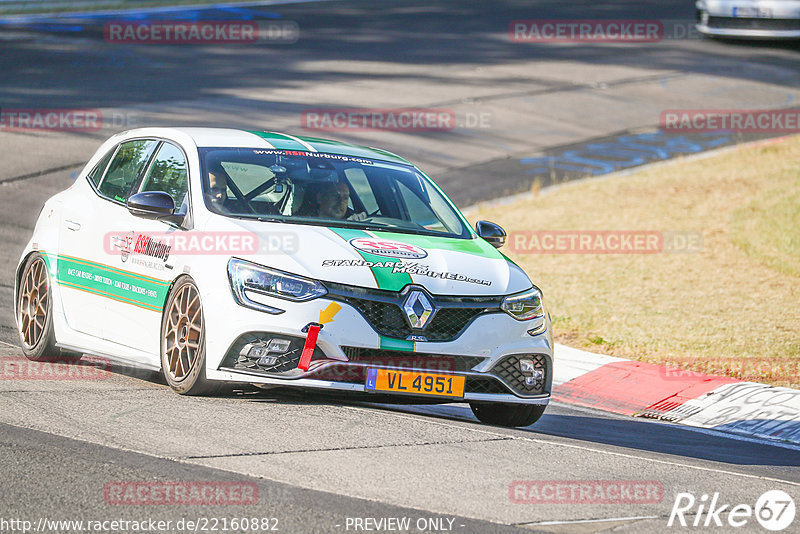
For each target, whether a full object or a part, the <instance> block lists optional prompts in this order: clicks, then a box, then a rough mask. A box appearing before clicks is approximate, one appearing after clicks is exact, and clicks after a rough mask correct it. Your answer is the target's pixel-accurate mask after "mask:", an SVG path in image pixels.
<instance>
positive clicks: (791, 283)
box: [470, 137, 800, 387]
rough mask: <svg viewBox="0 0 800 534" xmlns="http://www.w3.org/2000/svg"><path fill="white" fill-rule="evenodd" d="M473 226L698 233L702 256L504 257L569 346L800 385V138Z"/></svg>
mask: <svg viewBox="0 0 800 534" xmlns="http://www.w3.org/2000/svg"><path fill="white" fill-rule="evenodd" d="M533 193H534V194H532V195H531V197H530V198H529V199H524V200H519V201H517V202H515V203H513V204H511V205H505V206H500V207H494V208H489V207H483V208H479V209H477V210H475V211H474V212H472V213H470V218H471V219H473V220H478V219H487V220H491V221H495V222H497V223H499V224H501V225H502V226H504V227H505V228H506V230H507V231H508V232H509V234H511V233H512V232H514V231H520V230H562V229H566V230H662V231H699V232H702V236H703V249H702V251H701V252H695V253H659V254H636V255H634V254H617V255H609V254H604V255H601V254H548V255H545V254H519V253H515V252H513V251H508V252H507V254H509V256H510V257H511V258H512V259H513V260H514V261H516V262H517V263H518V264H519V265H520V266H521V267H523V268H524V269H525V270H526V271H527V272H528V274H529V275H530V276H531V278H532V279H533V280H534V281H535V282H536V283H537V285H539V286H540V287H541V288H542V290H543V291H544V294H545V302H546V303H547V305H548V307H549V309H550V311H551V314H552V317H553V321H554V330H555V333H556V339H557V340H558V341H560V342H562V343H565V344H569V345H571V346H577V347H582V348H588V349H589V350H594V351H596V352H603V353H606V354H613V355H616V356H620V357H625V358H632V359H638V360H642V361H649V362H654V363H665V364H670V365H675V366H676V367H681V368H685V369H691V370H695V371H701V372H708V373H715V374H720V373H722V374H728V375H730V376H734V377H736V378H742V379H745V380H754V381H759V382H767V383H771V384H774V385H783V386H792V387H799V386H800V373H799V372H798V371H799V370H800V137H795V138H792V139H789V140H783V141H780V142H777V143H773V144H767V145H762V146H757V147H749V148H739V149H735V150H733V151H729V152H725V153H723V154H719V155H717V156H714V157H712V158H707V159H698V160H692V161H681V160H677V161H675V162H672V163H670V164H667V165H663V166H657V167H653V168H651V169H645V170H643V171H641V172H638V173H636V174H632V175H629V176H617V177H613V178H611V179H608V180H594V181H587V182H583V183H575V184H569V185H565V186H563V187H561V188H559V189H556V190H553V191H551V192H544V194H541V195H536V194H535V193H536V192H533Z"/></svg>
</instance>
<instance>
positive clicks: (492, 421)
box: [469, 402, 546, 427]
mask: <svg viewBox="0 0 800 534" xmlns="http://www.w3.org/2000/svg"><path fill="white" fill-rule="evenodd" d="M469 407H470V408H472V413H473V414H475V417H477V418H478V420H479V421H480V422H481V423H485V424H487V425H495V426H508V427H518V426H519V427H522V426H528V425H532V424H533V423H535V422H536V421H538V420H539V418H540V417H541V416H542V414H543V413H544V409H545V408H546V406H544V405H539V404H482V403H478V402H471V403H470V404H469Z"/></svg>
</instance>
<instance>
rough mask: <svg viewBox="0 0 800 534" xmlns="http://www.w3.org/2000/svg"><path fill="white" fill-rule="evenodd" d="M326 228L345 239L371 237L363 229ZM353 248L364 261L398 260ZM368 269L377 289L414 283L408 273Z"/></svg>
mask: <svg viewBox="0 0 800 534" xmlns="http://www.w3.org/2000/svg"><path fill="white" fill-rule="evenodd" d="M328 229H329V230H330V231H331V232H333V233H335V234H336V235H338V236H339V237H341V238H342V239H344V240H345V241H350V240H351V239H357V238H359V237H371V236H370V235H369V234H368V233H367V232H365V231H363V230H355V229H352V228H332V227H328ZM353 250H355V251H356V252H358V253H359V254H360V255H361V257H362V258H364V260H365V261H370V262H373V263H378V262H380V263H383V264H384V265H385V264H386V263H387V262H391V263H397V262H399V261H400V260H398V259H389V258H386V257H384V256H378V255H376V254H370V253H368V252H364V251H361V250H358V249H357V248H355V247H353ZM369 270H370V271H371V272H372V276H373V277H374V278H375V283H376V284H378V289H385V290H387V291H400V290H401V289H403V288H404V287H406V286H407V285H408V284H413V283H414V282H413V280H412V279H411V275H409V274H408V273H393V272H392V269H382V268H379V267H370V268H369Z"/></svg>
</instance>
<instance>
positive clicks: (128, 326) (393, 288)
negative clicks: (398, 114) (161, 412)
mask: <svg viewBox="0 0 800 534" xmlns="http://www.w3.org/2000/svg"><path fill="white" fill-rule="evenodd" d="M504 241H505V232H504V231H503V230H502V229H501V228H500V227H499V226H497V225H495V224H492V223H488V222H485V221H481V222H479V223H478V224H477V225H476V230H473V229H472V228H471V227H470V226H469V224H468V223H467V221H466V219H465V218H464V216H463V215H462V214H461V213H460V212H459V211H458V210H457V209H456V208H455V206H454V205H453V203H452V202H451V201H450V200H449V199H448V198H447V197H446V196H445V195H444V194H443V193H442V192H441V190H440V189H439V188H438V187H437V186H436V185H435V184H434V183H433V182H432V181H431V180H430V179H429V178H428V177H426V176H425V175H424V174H423V173H422V172H421V171H420V170H418V169H417V168H416V167H414V166H413V165H412V164H410V163H409V162H408V161H406V160H404V159H402V158H400V157H398V156H396V155H394V154H391V153H389V152H385V151H382V150H378V149H373V148H365V147H357V146H352V145H347V144H343V143H337V142H334V141H328V140H323V139H316V138H306V137H304V138H299V137H294V136H290V135H286V134H280V133H274V132H249V131H243V130H228V129H205V128H196V129H191V128H189V129H177V128H144V129H137V130H132V131H128V132H125V133H122V134H119V135H116V136H114V137H112V138H111V139H109V140H108V141H107V142H106V143H105V144H103V145H102V146H101V147H100V149H99V150H98V151H97V153H96V154H95V156H94V157H93V158H92V159H91V160H90V161H89V162H88V164H87V165H86V167H85V168H84V169H83V171H82V172H81V173H80V174H79V175H78V177H77V179H76V181H75V183H74V185H72V186H71V187H70V188H69V189H67V190H66V191H63V192H61V193H59V194H57V195H55V196H53V197H52V198H50V199H49V200H48V201H47V202H46V204H45V206H44V208H43V210H42V213H41V214H40V216H39V219H38V222H37V224H36V228H35V230H34V233H33V236H32V238H31V240H30V242H29V243H28V244H27V246H26V247H25V250H24V252H23V254H22V257H21V259H20V262H19V267H18V270H17V275H16V293H15V295H16V298H15V307H16V309H15V315H16V318H17V324H18V328H19V333H20V339H21V342H22V347H23V350H24V352H25V354H26V356H27V357H28V358H30V359H34V360H37V359H38V360H42V359H64V358H73V359H74V358H80V357H81V355H82V354H87V353H88V354H93V355H99V356H103V357H107V358H110V359H111V360H113V361H118V362H122V363H125V364H127V365H133V366H138V367H142V368H146V369H151V370H156V371H158V370H160V371H161V372H162V373H163V375H164V378H165V380H166V381H167V383H168V384H169V385H170V386H171V387H172V388H173V389H174V390H175V391H176V392H178V393H181V394H203V393H209V392H212V391H214V390H215V389H218V388H219V386H220V385H224V384H226V383H235V382H239V383H250V384H256V385H259V386H261V387H274V386H294V387H302V388H307V389H309V390H317V391H319V390H332V391H338V392H344V393H349V394H353V395H360V396H362V397H364V398H367V399H372V400H381V401H386V400H389V401H402V402H412V403H441V402H468V403H469V404H470V406H471V407H472V409H473V412H474V413H475V415H476V416H477V417H478V419H480V420H481V421H484V422H486V423H490V424H498V425H505V426H527V425H529V424H532V423H533V422H535V421H536V420H537V419H538V418H539V417H540V416H541V414H542V413H543V411H544V409H545V406H546V405H547V403H548V400H549V397H550V388H551V384H552V373H553V343H552V332H551V327H550V318H549V315H548V314H547V312H546V310H545V308H544V305H543V302H542V294H541V292H540V291H539V289H538V288H537V287H536V286H534V285H533V284H532V283H531V281H530V279H529V278H528V276H527V275H526V274H525V273H524V272H523V271H522V269H520V268H519V267H518V266H517V265H515V264H514V263H513V262H512V261H510V260H509V259H507V258H506V257H505V256H504V255H503V254H501V253H500V252H499V251H498V250H497V247H500V246H502V244H503V243H504Z"/></svg>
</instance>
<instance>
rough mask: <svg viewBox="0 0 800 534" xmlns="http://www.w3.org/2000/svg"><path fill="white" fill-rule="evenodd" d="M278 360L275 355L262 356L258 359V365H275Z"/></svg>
mask: <svg viewBox="0 0 800 534" xmlns="http://www.w3.org/2000/svg"><path fill="white" fill-rule="evenodd" d="M277 361H278V357H277V356H264V357H261V358H259V359H258V362H257V363H258V365H275V362H277Z"/></svg>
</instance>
